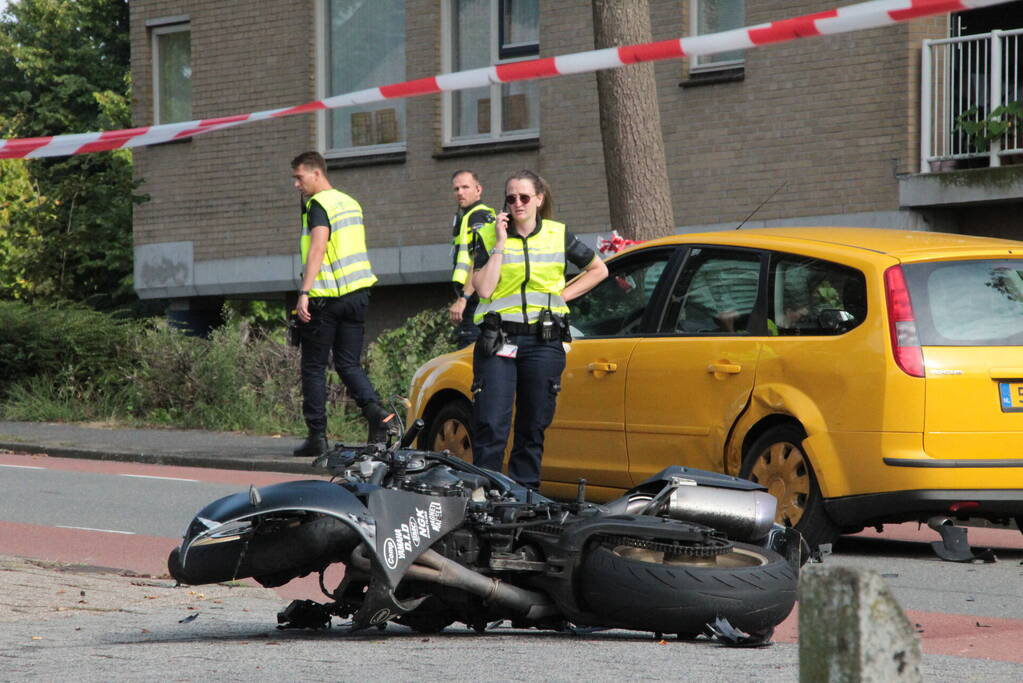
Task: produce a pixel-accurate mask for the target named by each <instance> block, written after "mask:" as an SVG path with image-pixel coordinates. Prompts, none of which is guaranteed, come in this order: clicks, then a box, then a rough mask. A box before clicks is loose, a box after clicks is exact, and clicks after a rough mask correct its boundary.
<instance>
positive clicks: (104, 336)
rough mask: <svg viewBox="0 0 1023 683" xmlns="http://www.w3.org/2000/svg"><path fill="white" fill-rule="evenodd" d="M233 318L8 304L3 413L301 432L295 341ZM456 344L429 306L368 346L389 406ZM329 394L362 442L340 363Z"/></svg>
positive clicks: (0, 343)
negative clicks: (197, 320)
mask: <svg viewBox="0 0 1023 683" xmlns="http://www.w3.org/2000/svg"><path fill="white" fill-rule="evenodd" d="M226 319H227V323H226V324H225V325H224V326H222V327H221V328H219V329H217V330H216V331H214V333H213V334H211V335H210V337H209V338H208V339H202V338H199V337H192V336H187V335H185V334H184V333H182V332H181V331H179V330H178V329H176V328H175V327H173V326H172V325H170V324H168V323H167V322H166V321H162V320H157V319H153V320H148V321H132V320H121V319H118V318H116V317H113V316H111V315H107V314H103V313H97V312H95V311H90V310H87V309H82V308H76V307H72V308H58V307H52V308H40V307H37V306H27V305H25V304H19V303H10V302H0V377H2V378H3V380H4V381H3V382H2V383H0V387H2V389H0V390H2V391H3V393H2V394H0V401H2V402H3V403H2V404H0V414H2V415H3V416H4V417H5V418H7V419H17V420H52V421H83V420H103V421H114V422H122V423H128V424H135V425H162V426H167V427H180V428H195V429H210V430H228V431H250V432H257V433H271V434H276V433H287V434H304V433H305V425H304V423H303V420H302V392H301V382H300V377H299V352H298V349H295V348H293V347H291V346H288V345H287V344H286V343H285V339H284V331H283V329H280V328H279V327H278V326H274V325H259V324H253V321H252V320H250V319H249V318H248V317H244V316H240V315H238V314H237V313H233V314H232V313H231V312H230V311H228V313H227V315H226ZM43 321H46V324H43ZM452 349H454V341H453V332H452V327H451V325H450V323H449V322H448V320H447V314H446V312H445V311H444V310H439V311H424V312H422V313H420V314H418V315H416V316H413V317H412V318H410V319H409V320H408V321H406V322H405V324H403V325H402V326H401V327H399V328H397V329H394V330H389V331H387V332H384V333H383V334H382V335H380V337H379V338H378V339H377V341H375V342H374V343H372V344H370V345H369V348H368V350H367V357H368V363H367V365H368V372H369V375H370V378H371V380H372V382H373V384H374V386H375V387H376V389H377V391H378V392H379V393H380V395H381V397H382V398H383V399H384V401H385V403H389V398H390V397H391V396H393V395H395V394H399V395H404V394H405V393H406V392H407V391H408V386H409V382H410V381H411V379H412V375H413V373H414V372H415V371H416V369H417V368H418V367H419V366H420V365H421V364H422V363H424V362H426V361H427V360H429V359H430V358H432V357H434V356H436V355H439V354H442V353H446V352H448V351H450V350H452ZM327 400H328V409H327V414H328V426H327V428H328V431H329V433H330V434H331V436H332V437H335V438H339V439H341V440H349V441H357V440H361V439H364V438H365V429H366V425H365V422H364V421H363V420H362V417H361V414H360V411H359V410H358V409H357V408H356V407H355V404H354V403H353V402H352V401H350V400H348V399H347V396H346V392H345V389H344V386H343V385H342V384H341V382H340V379H339V378H338V377H337V375H336V374H335V373H334V372H333V371H331V372H329V373H328V376H327Z"/></svg>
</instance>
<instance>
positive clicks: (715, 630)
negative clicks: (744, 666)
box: [707, 617, 774, 647]
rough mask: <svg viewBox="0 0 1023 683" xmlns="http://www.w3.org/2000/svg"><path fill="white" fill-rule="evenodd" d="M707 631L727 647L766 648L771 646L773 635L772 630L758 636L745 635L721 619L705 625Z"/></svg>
mask: <svg viewBox="0 0 1023 683" xmlns="http://www.w3.org/2000/svg"><path fill="white" fill-rule="evenodd" d="M707 631H708V632H709V633H710V635H712V636H714V637H715V638H717V639H718V640H720V641H721V643H722V644H723V645H726V646H728V647H766V646H768V645H770V644H771V636H772V635H773V634H774V629H773V628H769V629H766V630H765V631H763V632H761V633H758V634H750V633H746V632H745V631H743V630H741V629H738V628H736V627H734V626H732V624H731V623H730V622H729V621H728V620H727V619H723V618H721V617H718V618H717V619H715V620H714V621H713V623H709V624H707Z"/></svg>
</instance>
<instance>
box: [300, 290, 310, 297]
mask: <svg viewBox="0 0 1023 683" xmlns="http://www.w3.org/2000/svg"><path fill="white" fill-rule="evenodd" d="M298 295H299V296H302V295H305V296H309V290H308V289H300V290H298Z"/></svg>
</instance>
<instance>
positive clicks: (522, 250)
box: [473, 220, 568, 323]
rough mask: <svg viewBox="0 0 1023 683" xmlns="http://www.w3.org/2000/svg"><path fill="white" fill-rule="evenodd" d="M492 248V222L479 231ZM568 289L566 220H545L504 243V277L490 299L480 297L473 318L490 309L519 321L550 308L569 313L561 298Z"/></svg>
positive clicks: (494, 237) (535, 317) (494, 235)
mask: <svg viewBox="0 0 1023 683" xmlns="http://www.w3.org/2000/svg"><path fill="white" fill-rule="evenodd" d="M479 235H480V237H481V238H482V240H483V245H484V246H485V247H486V249H487V251H490V250H491V249H492V248H493V247H494V245H495V244H496V243H497V228H496V226H495V225H493V224H491V225H488V226H486V227H484V228H482V229H481V230H480V231H479ZM564 289H565V224H564V223H558V222H556V221H549V220H544V221H542V222H541V223H540V229H539V230H538V231H536V233H534V234H533V235H531V236H529V237H524V238H521V239H520V238H517V237H509V238H508V240H507V241H506V242H505V243H504V260H503V261H502V262H501V277H500V279H499V280H498V281H497V287H496V288H495V289H494V291H493V293H492V294H491V295H490V298H489V299H483V298H481V299H480V305H479V307H478V308H477V309H476V315H475V317H474V318H473V320H474V321H475V322H476V323H481V322H483V316H484V315H486V314H487V313H489V312H490V311H496V312H497V313H500V314H501V319H502V320H504V321H508V322H516V323H535V322H536V321H537V320H538V319H539V317H540V311H542V310H544V309H545V308H550V309H551V311H552V312H554V313H556V314H558V315H565V314H567V313H568V305H567V304H565V301H564V300H563V299H562V298H561V292H562V290H564Z"/></svg>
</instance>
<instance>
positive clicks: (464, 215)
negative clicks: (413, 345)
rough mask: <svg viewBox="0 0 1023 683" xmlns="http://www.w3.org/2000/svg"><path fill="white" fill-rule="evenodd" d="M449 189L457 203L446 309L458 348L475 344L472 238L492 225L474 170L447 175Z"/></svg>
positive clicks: (492, 211)
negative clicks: (452, 295)
mask: <svg viewBox="0 0 1023 683" xmlns="http://www.w3.org/2000/svg"><path fill="white" fill-rule="evenodd" d="M451 189H452V191H453V192H454V195H455V202H456V203H457V204H458V211H456V212H455V219H454V221H453V222H452V224H451V237H452V242H451V244H452V267H453V268H452V271H451V282H452V283H453V284H454V286H455V297H456V298H455V303H453V304H451V307H450V308H448V316H449V317H450V318H451V322H452V324H454V325H457V326H458V348H460V349H461V348H464V347H466V346H468V345H469V344H472V343H473V342H474V341H476V338H477V337H479V334H480V329H479V327H478V326H477V325H476V323H475V322H474V321H473V315H474V314H475V313H476V306H477V305H478V304H479V300H480V298H479V296H478V295H477V294H476V290H475V288H473V286H472V255H471V254H470V253H469V250H470V249H471V247H472V240H473V235H475V234H476V232H477V231H478V230H479V229H480V227H482V226H484V225H487V224H489V223H493V222H494V216H495V214H494V210H493V209H491V208H490V207H489V206H487V205H485V204H483V202H482V201H481V200H480V198H481V197H482V196H483V187H482V186H481V185H480V180H479V176H477V175H476V173H475V172H474V171H469V170H465V169H461V170H458V171H455V172H454V174H453V175H452V176H451Z"/></svg>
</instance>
